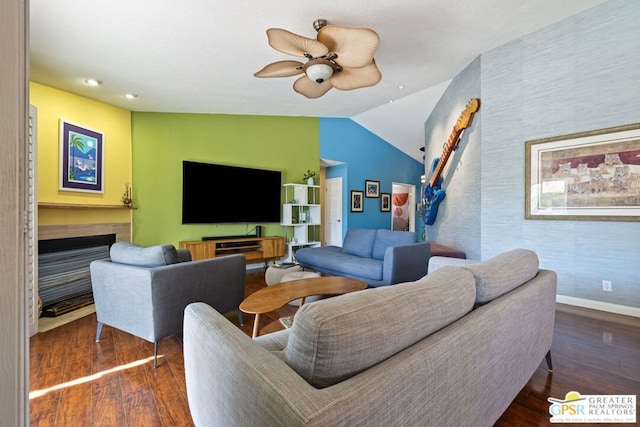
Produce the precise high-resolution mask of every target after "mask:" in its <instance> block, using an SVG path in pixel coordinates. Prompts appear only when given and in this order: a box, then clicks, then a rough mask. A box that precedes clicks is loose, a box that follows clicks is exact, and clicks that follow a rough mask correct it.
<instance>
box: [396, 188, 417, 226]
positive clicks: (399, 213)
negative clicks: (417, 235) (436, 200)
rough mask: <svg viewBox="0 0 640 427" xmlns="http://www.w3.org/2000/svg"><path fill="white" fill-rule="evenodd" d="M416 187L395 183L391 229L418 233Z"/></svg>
mask: <svg viewBox="0 0 640 427" xmlns="http://www.w3.org/2000/svg"><path fill="white" fill-rule="evenodd" d="M415 193H416V186H415V185H411V184H403V183H398V182H394V183H393V184H392V191H391V203H392V209H391V229H392V230H394V231H413V232H415V231H416V210H415V209H414V206H415V199H416V196H415Z"/></svg>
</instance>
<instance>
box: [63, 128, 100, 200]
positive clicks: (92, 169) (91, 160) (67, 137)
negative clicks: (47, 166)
mask: <svg viewBox="0 0 640 427" xmlns="http://www.w3.org/2000/svg"><path fill="white" fill-rule="evenodd" d="M103 152H104V134H103V133H102V132H98V131H95V130H92V129H88V128H86V127H82V126H79V125H76V124H73V123H70V122H68V121H66V120H63V119H60V190H65V191H87V192H91V193H103V192H104V168H103V166H104V158H103Z"/></svg>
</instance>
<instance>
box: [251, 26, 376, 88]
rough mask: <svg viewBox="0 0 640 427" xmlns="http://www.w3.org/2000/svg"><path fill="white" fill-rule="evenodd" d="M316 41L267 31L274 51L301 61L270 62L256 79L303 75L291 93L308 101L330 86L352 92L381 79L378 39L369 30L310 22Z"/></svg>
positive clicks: (272, 30)
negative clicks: (302, 59)
mask: <svg viewBox="0 0 640 427" xmlns="http://www.w3.org/2000/svg"><path fill="white" fill-rule="evenodd" d="M313 28H315V29H316V31H318V36H317V40H314V39H310V38H307V37H303V36H299V35H297V34H294V33H292V32H290V31H287V30H283V29H281V28H269V29H268V30H267V38H268V40H269V45H270V46H271V47H272V48H274V49H275V50H277V51H279V52H282V53H286V54H288V55H293V56H302V57H304V58H306V59H307V62H306V63H303V62H300V61H277V62H273V63H271V64H269V65H267V66H266V67H264V68H263V69H262V70H260V71H258V72H257V73H255V74H254V76H255V77H291V76H296V75H298V74H304V75H303V76H301V77H300V78H298V79H297V80H296V81H295V82H294V83H293V90H295V91H296V92H298V93H300V94H302V95H304V96H306V97H307V98H319V97H321V96H322V95H324V94H325V93H327V92H328V91H329V90H330V89H331V88H332V87H335V88H336V89H340V90H352V89H359V88H362V87H367V86H373V85H375V84H377V83H378V82H379V81H380V79H382V74H381V73H380V70H378V67H377V66H376V63H375V60H374V59H373V54H374V53H375V51H376V49H377V48H378V45H379V44H380V38H379V37H378V34H376V32H375V31H373V30H371V29H369V28H351V27H342V26H339V25H327V20H326V19H318V20H316V21H314V22H313Z"/></svg>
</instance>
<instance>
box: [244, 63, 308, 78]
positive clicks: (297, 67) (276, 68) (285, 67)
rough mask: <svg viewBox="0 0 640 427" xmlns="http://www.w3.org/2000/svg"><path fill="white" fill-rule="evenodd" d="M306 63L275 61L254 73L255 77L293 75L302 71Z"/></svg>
mask: <svg viewBox="0 0 640 427" xmlns="http://www.w3.org/2000/svg"><path fill="white" fill-rule="evenodd" d="M303 66H304V64H303V63H302V62H299V61H278V62H273V63H271V64H269V65H267V66H266V67H264V68H263V69H262V70H260V71H258V72H257V73H255V74H254V76H255V77H291V76H297V75H298V74H301V73H302V67H303Z"/></svg>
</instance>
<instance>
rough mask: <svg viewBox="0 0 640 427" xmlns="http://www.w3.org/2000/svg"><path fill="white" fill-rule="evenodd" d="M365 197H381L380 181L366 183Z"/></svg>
mask: <svg viewBox="0 0 640 427" xmlns="http://www.w3.org/2000/svg"><path fill="white" fill-rule="evenodd" d="M364 196H365V197H380V181H371V180H366V181H365V182H364Z"/></svg>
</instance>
